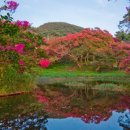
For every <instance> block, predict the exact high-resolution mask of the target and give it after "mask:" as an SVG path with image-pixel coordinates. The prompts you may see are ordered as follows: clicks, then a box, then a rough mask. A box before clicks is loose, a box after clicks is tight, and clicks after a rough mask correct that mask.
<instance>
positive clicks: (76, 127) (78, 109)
mask: <svg viewBox="0 0 130 130" xmlns="http://www.w3.org/2000/svg"><path fill="white" fill-rule="evenodd" d="M113 86H114V87H113ZM119 86H121V87H119ZM129 110H130V87H129V85H124V86H122V85H118V84H112V83H99V82H96V83H89V84H86V85H82V83H80V84H79V85H77V86H76V85H74V84H73V85H72V84H71V85H70V84H69V85H68V84H67V85H57V84H55V85H44V86H41V87H40V88H38V89H37V90H35V91H34V92H33V93H29V94H23V95H19V96H13V97H12V96H10V97H2V98H0V130H15V129H16V130H17V129H18V130H31V129H32V130H129V128H130V127H129V126H130V116H129V114H130V113H129V112H130V111H129ZM128 119H129V120H128ZM128 125H129V126H128Z"/></svg>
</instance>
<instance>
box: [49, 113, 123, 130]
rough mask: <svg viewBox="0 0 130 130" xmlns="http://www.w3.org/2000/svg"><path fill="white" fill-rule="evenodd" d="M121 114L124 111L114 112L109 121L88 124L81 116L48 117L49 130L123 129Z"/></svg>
mask: <svg viewBox="0 0 130 130" xmlns="http://www.w3.org/2000/svg"><path fill="white" fill-rule="evenodd" d="M121 115H122V113H117V112H113V113H112V116H111V117H110V118H109V119H108V120H107V121H102V122H101V123H100V124H94V123H91V124H87V123H84V122H83V121H82V120H81V119H80V118H64V119H48V123H47V130H123V128H122V127H120V126H119V123H118V118H119V117H120V116H121ZM123 115H124V114H123Z"/></svg>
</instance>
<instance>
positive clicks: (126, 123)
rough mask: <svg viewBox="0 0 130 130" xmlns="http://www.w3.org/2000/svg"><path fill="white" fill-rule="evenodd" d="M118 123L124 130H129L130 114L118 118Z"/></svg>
mask: <svg viewBox="0 0 130 130" xmlns="http://www.w3.org/2000/svg"><path fill="white" fill-rule="evenodd" d="M118 122H119V125H120V126H122V127H123V129H124V130H130V112H129V113H126V114H125V115H124V116H120V117H119V119H118Z"/></svg>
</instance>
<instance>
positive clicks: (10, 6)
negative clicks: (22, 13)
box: [6, 1, 19, 11]
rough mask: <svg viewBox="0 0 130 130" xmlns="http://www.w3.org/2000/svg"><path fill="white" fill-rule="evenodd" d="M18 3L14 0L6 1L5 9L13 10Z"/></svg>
mask: <svg viewBox="0 0 130 130" xmlns="http://www.w3.org/2000/svg"><path fill="white" fill-rule="evenodd" d="M18 5H19V4H18V3H17V2H15V1H7V5H6V6H7V9H8V10H10V11H15V10H16V8H17V7H18Z"/></svg>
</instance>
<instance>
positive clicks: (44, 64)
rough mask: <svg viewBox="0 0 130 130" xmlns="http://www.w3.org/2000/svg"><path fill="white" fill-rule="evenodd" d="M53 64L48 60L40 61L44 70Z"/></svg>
mask: <svg viewBox="0 0 130 130" xmlns="http://www.w3.org/2000/svg"><path fill="white" fill-rule="evenodd" d="M50 64H51V62H50V60H48V59H41V60H40V61H39V65H40V66H41V67H42V68H48V67H49V65H50Z"/></svg>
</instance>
